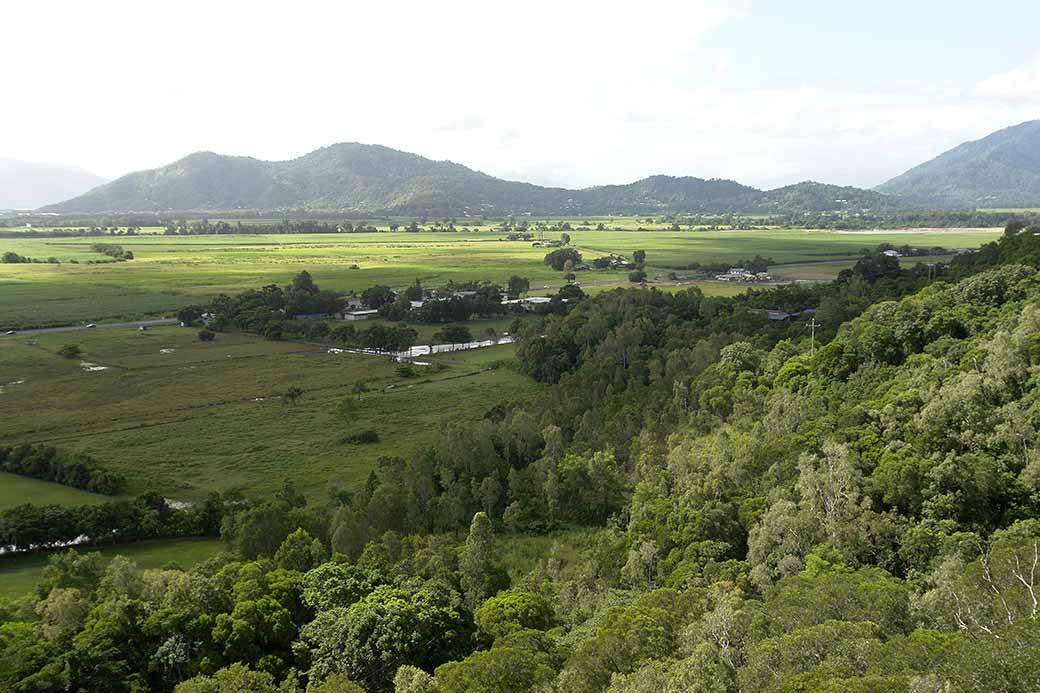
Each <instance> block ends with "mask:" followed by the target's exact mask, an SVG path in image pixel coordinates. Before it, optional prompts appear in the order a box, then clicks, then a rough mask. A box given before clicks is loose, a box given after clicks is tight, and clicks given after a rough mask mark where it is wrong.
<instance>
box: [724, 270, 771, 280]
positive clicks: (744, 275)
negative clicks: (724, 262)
mask: <svg viewBox="0 0 1040 693" xmlns="http://www.w3.org/2000/svg"><path fill="white" fill-rule="evenodd" d="M715 278H716V279H718V280H719V281H720V282H768V281H772V279H773V277H772V275H770V274H769V273H768V272H752V271H751V270H748V269H744V268H743V267H730V268H729V270H728V271H726V272H723V273H722V274H716V275H715Z"/></svg>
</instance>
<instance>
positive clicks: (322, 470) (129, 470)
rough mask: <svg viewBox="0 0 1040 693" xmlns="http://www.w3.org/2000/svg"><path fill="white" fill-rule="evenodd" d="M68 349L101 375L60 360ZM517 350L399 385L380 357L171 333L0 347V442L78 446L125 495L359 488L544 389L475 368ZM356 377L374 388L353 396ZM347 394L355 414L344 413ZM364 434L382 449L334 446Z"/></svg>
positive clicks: (107, 333) (429, 369)
mask: <svg viewBox="0 0 1040 693" xmlns="http://www.w3.org/2000/svg"><path fill="white" fill-rule="evenodd" d="M69 341H74V342H75V343H77V344H79V345H80V346H81V348H82V349H83V360H84V361H86V362H89V363H92V364H96V365H98V366H105V367H107V368H106V370H101V371H86V370H84V368H83V367H82V366H81V362H80V360H78V359H77V360H68V359H63V358H61V357H59V356H57V354H56V353H55V352H56V350H57V349H58V348H59V347H60V346H61V345H62V344H64V343H66V342H69ZM513 351H514V348H513V346H512V345H503V346H500V347H492V348H488V349H480V350H475V351H471V352H461V353H456V354H444V355H438V356H434V357H430V358H428V359H425V360H429V361H431V362H433V364H434V365H432V366H425V367H424V366H419V367H416V370H417V375H416V376H415V377H413V378H402V377H400V375H399V374H398V368H397V364H394V363H392V362H390V361H389V360H388V359H384V358H382V357H376V356H366V355H359V354H330V353H328V349H327V348H326V347H323V346H321V345H317V344H302V343H293V342H270V341H266V340H262V339H259V338H257V337H254V336H251V335H242V334H220V335H218V336H217V339H216V340H215V341H213V342H210V343H201V342H199V341H198V340H197V338H196V334H195V330H188V329H183V328H178V327H164V328H153V329H150V330H148V331H146V332H139V331H137V330H132V329H119V328H115V329H107V330H97V331H92V332H78V333H75V334H67V333H66V334H45V335H38V336H35V337H15V338H6V339H0V372H2V373H4V374H5V378H7V377H10V378H11V380H10V381H9V382H11V383H15V384H9V385H7V386H5V388H4V391H3V392H2V393H0V440H4V441H5V442H8V443H19V442H35V443H43V442H47V443H51V444H54V445H57V446H59V447H62V448H68V449H75V450H82V451H84V452H87V453H89V454H91V455H93V456H94V457H96V458H97V459H98V460H99V461H100V462H101V463H102V464H104V465H105V466H107V467H109V468H111V469H113V470H116V471H119V472H122V473H123V474H125V475H126V477H127V478H128V479H129V480H130V488H129V491H130V492H131V493H139V492H142V491H145V490H149V489H154V490H157V491H159V492H160V493H162V494H163V495H165V496H167V497H170V498H175V499H178V500H180V499H184V500H198V499H200V498H203V497H205V495H206V494H207V493H208V492H209V491H211V490H228V489H232V488H240V489H243V490H245V491H246V492H247V493H248V494H249V495H252V496H262V495H266V494H268V493H270V492H273V491H274V490H275V489H277V488H278V487H279V486H280V485H281V482H282V480H283V479H284V478H291V479H293V480H294V481H295V483H296V484H297V485H298V486H299V487H300V488H301V490H303V491H304V492H305V493H306V494H308V495H311V496H312V497H315V498H317V497H319V496H322V495H323V494H324V493H325V492H326V490H327V489H328V488H329V484H336V485H343V486H347V487H358V486H360V485H361V484H363V483H364V480H365V478H366V477H367V475H368V472H369V470H370V469H371V468H372V467H373V465H374V463H375V461H376V459H377V458H378V457H380V456H386V455H398V456H403V457H407V456H409V455H411V454H412V452H413V451H414V450H415V449H416V448H417V447H418V446H419V445H422V444H423V443H426V442H428V441H430V440H432V439H433V437H434V436H435V435H436V433H437V431H438V429H439V427H440V426H441V425H442V424H443V423H444V422H446V421H450V420H454V419H456V418H458V417H465V416H469V417H479V416H482V415H483V413H484V412H485V411H486V410H487V409H489V408H490V407H492V406H493V405H494V404H496V403H498V402H500V401H503V400H511V399H517V398H530V397H537V396H538V395H539V394H540V392H541V386H540V385H538V384H537V383H534V382H532V381H530V380H528V379H527V378H525V377H524V376H522V375H520V374H519V373H517V372H515V371H514V370H512V369H509V368H497V369H494V370H485V368H486V366H487V364H489V363H491V362H493V361H496V360H502V359H508V358H510V357H511V356H512V354H513ZM7 374H9V375H7ZM358 381H363V382H365V383H366V384H367V387H368V388H369V390H370V391H369V392H368V393H366V394H364V395H363V397H362V399H361V401H360V402H355V400H356V399H357V398H356V396H355V395H353V394H351V388H352V386H353V385H354V384H355V383H356V382H358ZM391 385H392V386H393V387H390V386H391ZM289 387H299V388H301V389H302V390H303V392H304V395H303V397H302V398H301V399H300V400H299V402H297V403H296V404H295V405H287V404H285V403H283V401H282V399H281V397H280V395H281V393H283V392H285V390H286V389H287V388H289ZM344 400H350V401H351V402H354V404H353V406H352V410H351V411H348V412H343V411H341V407H340V405H341V403H342V402H343V401H344ZM365 429H372V430H375V431H376V432H378V434H379V436H380V441H379V442H378V443H374V444H369V445H352V444H344V443H343V442H342V439H343V437H344V436H346V435H347V434H350V433H353V432H357V431H360V430H365ZM24 500H27V501H28V500H34V501H35V500H36V497H35V495H33V496H31V497H30V496H26V497H25V498H24Z"/></svg>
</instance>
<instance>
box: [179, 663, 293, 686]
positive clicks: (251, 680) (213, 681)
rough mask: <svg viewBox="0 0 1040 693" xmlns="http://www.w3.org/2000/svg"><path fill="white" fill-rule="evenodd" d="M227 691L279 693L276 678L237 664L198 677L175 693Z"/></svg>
mask: <svg viewBox="0 0 1040 693" xmlns="http://www.w3.org/2000/svg"><path fill="white" fill-rule="evenodd" d="M227 691H243V692H244V691H249V693H278V686H276V685H275V682H274V677H273V676H271V675H270V674H268V673H267V672H264V671H253V670H252V669H250V668H249V667H248V666H245V665H243V664H240V663H238V662H235V663H234V664H232V665H231V666H229V667H227V668H225V669H219V670H217V671H216V672H214V673H213V675H212V676H202V675H200V676H196V677H195V678H192V679H188V680H187V681H185V682H184V683H181V684H178V685H177V687H176V688H175V689H174V693H227Z"/></svg>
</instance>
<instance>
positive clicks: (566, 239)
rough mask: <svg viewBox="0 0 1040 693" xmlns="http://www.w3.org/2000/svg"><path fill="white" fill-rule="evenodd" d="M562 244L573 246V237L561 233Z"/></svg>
mask: <svg viewBox="0 0 1040 693" xmlns="http://www.w3.org/2000/svg"><path fill="white" fill-rule="evenodd" d="M560 243H562V244H563V245H570V244H571V235H570V234H569V233H561V234H560Z"/></svg>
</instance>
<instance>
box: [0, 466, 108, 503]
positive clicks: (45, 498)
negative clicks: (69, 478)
mask: <svg viewBox="0 0 1040 693" xmlns="http://www.w3.org/2000/svg"><path fill="white" fill-rule="evenodd" d="M30 500H31V501H32V502H33V503H35V504H37V505H86V504H88V503H105V502H107V501H110V500H112V496H102V495H101V494H98V493H89V492H87V491H80V490H79V489H78V488H70V487H68V486H62V485H61V484H55V483H51V482H50V481H40V480H39V479H30V478H27V477H24V476H18V475H16V474H8V473H7V472H0V510H3V509H5V508H10V507H12V506H15V505H21V504H22V503H28V502H29V501H30Z"/></svg>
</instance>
